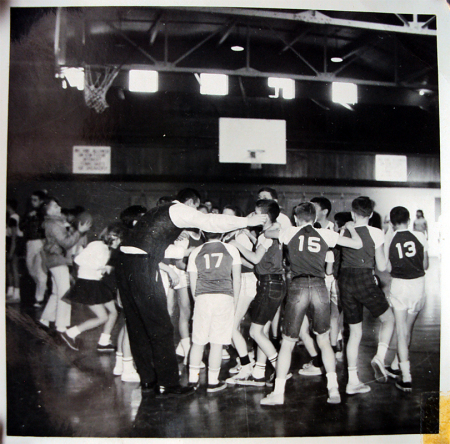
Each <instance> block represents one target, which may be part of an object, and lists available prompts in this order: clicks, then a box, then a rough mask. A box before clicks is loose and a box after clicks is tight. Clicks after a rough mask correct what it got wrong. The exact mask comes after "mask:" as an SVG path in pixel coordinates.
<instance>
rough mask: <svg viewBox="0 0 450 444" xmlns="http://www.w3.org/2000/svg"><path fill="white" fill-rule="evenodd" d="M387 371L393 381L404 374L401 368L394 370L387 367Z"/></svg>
mask: <svg viewBox="0 0 450 444" xmlns="http://www.w3.org/2000/svg"><path fill="white" fill-rule="evenodd" d="M385 370H386V373H387V375H388V376H389V378H392V379H397V378H398V377H399V376H400V375H401V374H402V372H401V370H400V369H399V368H398V369H393V368H392V367H391V366H389V367H385Z"/></svg>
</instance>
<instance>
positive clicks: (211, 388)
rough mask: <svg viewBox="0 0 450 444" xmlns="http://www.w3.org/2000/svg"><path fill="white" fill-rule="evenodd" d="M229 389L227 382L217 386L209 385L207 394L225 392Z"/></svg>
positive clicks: (220, 382)
mask: <svg viewBox="0 0 450 444" xmlns="http://www.w3.org/2000/svg"><path fill="white" fill-rule="evenodd" d="M226 388H227V383H226V382H225V381H219V382H218V383H217V384H208V386H207V387H206V392H207V393H215V392H220V391H222V390H225V389H226Z"/></svg>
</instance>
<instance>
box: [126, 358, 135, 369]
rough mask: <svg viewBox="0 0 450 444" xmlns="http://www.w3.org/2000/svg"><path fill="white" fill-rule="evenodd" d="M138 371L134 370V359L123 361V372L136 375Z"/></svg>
mask: <svg viewBox="0 0 450 444" xmlns="http://www.w3.org/2000/svg"><path fill="white" fill-rule="evenodd" d="M135 371H136V369H135V368H134V364H133V358H124V359H123V372H124V373H134V372H135Z"/></svg>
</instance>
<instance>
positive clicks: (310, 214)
mask: <svg viewBox="0 0 450 444" xmlns="http://www.w3.org/2000/svg"><path fill="white" fill-rule="evenodd" d="M294 214H295V215H296V216H297V219H299V220H303V221H305V222H314V221H315V220H316V207H315V206H314V204H313V203H312V202H302V203H301V204H298V205H297V206H296V207H295V208H294Z"/></svg>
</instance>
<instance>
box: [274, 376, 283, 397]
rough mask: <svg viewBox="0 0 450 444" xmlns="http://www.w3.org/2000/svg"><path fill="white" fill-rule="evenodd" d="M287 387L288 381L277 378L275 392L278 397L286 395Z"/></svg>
mask: <svg viewBox="0 0 450 444" xmlns="http://www.w3.org/2000/svg"><path fill="white" fill-rule="evenodd" d="M285 386H286V379H281V378H275V387H274V389H273V392H274V393H275V394H277V395H281V394H283V393H284V388H285Z"/></svg>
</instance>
